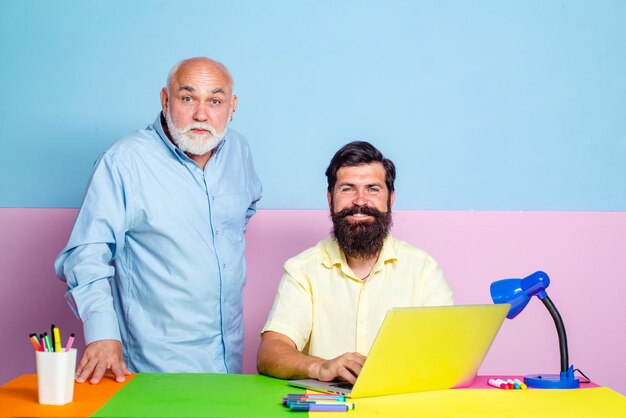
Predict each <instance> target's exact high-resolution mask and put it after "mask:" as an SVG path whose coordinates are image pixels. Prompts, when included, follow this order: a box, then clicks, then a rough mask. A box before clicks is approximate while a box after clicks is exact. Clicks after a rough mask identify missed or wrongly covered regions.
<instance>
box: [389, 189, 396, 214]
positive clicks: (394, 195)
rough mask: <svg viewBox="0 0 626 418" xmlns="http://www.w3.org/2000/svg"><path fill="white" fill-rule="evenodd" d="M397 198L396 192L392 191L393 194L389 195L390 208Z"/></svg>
mask: <svg viewBox="0 0 626 418" xmlns="http://www.w3.org/2000/svg"><path fill="white" fill-rule="evenodd" d="M394 200H396V192H395V191H394V192H391V196H389V210H391V208H392V207H393V202H394Z"/></svg>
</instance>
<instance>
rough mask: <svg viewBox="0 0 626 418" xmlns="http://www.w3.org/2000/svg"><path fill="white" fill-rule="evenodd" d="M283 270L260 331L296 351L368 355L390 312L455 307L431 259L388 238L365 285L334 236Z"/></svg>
mask: <svg viewBox="0 0 626 418" xmlns="http://www.w3.org/2000/svg"><path fill="white" fill-rule="evenodd" d="M284 267H285V274H284V276H283V278H282V280H281V282H280V285H279V287H278V292H277V294H276V299H275V300H274V305H273V306H272V310H271V312H270V314H269V317H268V320H267V322H266V324H265V327H264V328H263V330H262V331H261V332H265V331H276V332H280V333H281V334H284V335H286V336H287V337H289V338H291V340H292V341H293V342H294V343H295V344H296V346H297V347H298V350H300V351H302V352H304V353H306V354H309V355H312V356H317V357H321V358H324V359H331V358H335V357H337V356H340V355H341V354H343V353H347V352H353V351H356V352H359V353H361V354H363V355H367V354H368V353H369V350H370V348H371V346H372V343H373V342H374V337H376V334H377V332H378V329H379V328H380V325H381V323H382V321H383V318H384V317H385V314H386V313H387V311H388V310H389V309H390V308H393V307H407V306H441V305H452V304H453V299H452V291H451V290H450V287H449V286H448V283H447V282H446V280H445V279H444V277H443V274H442V272H441V269H440V268H439V266H438V265H437V263H436V262H435V260H433V258H432V257H431V256H430V255H428V254H427V253H426V252H424V251H422V250H420V249H418V248H416V247H414V246H412V245H411V244H409V243H407V242H404V241H399V240H396V239H395V238H393V237H392V236H391V235H389V236H388V237H387V238H386V239H385V242H384V245H383V249H382V250H381V253H380V256H379V257H378V260H377V261H376V264H375V265H374V268H373V270H372V272H371V273H370V275H369V277H368V278H367V280H365V281H362V280H359V279H358V278H357V277H356V276H355V274H354V273H353V272H352V269H350V267H349V266H348V264H347V262H346V258H345V256H344V254H343V252H342V251H341V250H340V249H339V246H338V245H337V242H336V241H335V240H334V239H333V238H328V239H326V240H324V241H320V242H319V243H318V244H317V245H316V246H315V247H312V248H309V249H308V250H306V251H304V252H302V253H300V254H299V255H297V256H295V257H293V258H291V259H289V260H287V262H286V263H285V266H284ZM398 344H402V342H401V341H398Z"/></svg>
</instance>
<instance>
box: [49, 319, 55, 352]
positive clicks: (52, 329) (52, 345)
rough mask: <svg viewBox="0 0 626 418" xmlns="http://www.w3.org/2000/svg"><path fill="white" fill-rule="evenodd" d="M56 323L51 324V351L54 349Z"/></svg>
mask: <svg viewBox="0 0 626 418" xmlns="http://www.w3.org/2000/svg"><path fill="white" fill-rule="evenodd" d="M54 328H55V326H54V324H52V325H50V351H54V347H55V344H54Z"/></svg>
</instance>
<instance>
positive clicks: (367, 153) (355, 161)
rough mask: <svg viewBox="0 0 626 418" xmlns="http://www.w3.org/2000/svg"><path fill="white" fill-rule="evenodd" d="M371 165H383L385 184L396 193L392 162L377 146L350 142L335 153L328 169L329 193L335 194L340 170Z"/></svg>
mask: <svg viewBox="0 0 626 418" xmlns="http://www.w3.org/2000/svg"><path fill="white" fill-rule="evenodd" d="M371 163H381V164H382V165H383V167H384V168H385V183H386V185H387V190H388V191H389V193H390V194H391V192H393V191H394V187H393V182H394V181H395V180H396V166H395V165H394V164H393V162H392V161H391V160H388V159H387V158H385V157H384V156H383V154H382V153H381V152H380V151H379V150H378V149H377V148H376V147H375V146H373V145H372V144H370V143H369V142H365V141H353V142H350V143H349V144H346V145H344V146H343V147H341V149H340V150H339V151H337V152H336V153H335V155H334V156H333V159H332V160H330V164H329V165H328V168H327V169H326V179H327V180H328V191H329V192H330V193H332V192H333V188H334V187H335V183H336V182H337V172H338V171H339V169H340V168H342V167H353V166H358V165H364V164H371Z"/></svg>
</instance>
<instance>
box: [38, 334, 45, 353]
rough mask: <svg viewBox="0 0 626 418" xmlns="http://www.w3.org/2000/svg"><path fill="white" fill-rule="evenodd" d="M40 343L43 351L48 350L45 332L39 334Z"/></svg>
mask: <svg viewBox="0 0 626 418" xmlns="http://www.w3.org/2000/svg"><path fill="white" fill-rule="evenodd" d="M39 345H40V346H41V351H46V340H44V338H43V334H39Z"/></svg>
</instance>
